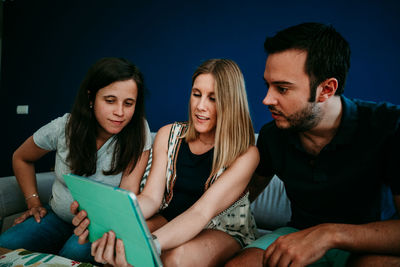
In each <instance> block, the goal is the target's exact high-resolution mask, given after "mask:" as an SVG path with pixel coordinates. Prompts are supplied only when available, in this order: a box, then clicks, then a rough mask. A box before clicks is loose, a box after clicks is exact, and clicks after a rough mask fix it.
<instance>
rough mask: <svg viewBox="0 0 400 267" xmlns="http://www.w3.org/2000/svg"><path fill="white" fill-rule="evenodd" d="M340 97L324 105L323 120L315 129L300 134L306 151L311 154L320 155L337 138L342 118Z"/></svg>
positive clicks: (334, 97)
mask: <svg viewBox="0 0 400 267" xmlns="http://www.w3.org/2000/svg"><path fill="white" fill-rule="evenodd" d="M342 111H343V107H342V101H341V99H340V96H333V97H331V98H330V99H328V100H327V101H326V102H324V103H323V106H322V111H321V112H322V116H323V117H322V120H321V121H320V122H319V123H318V125H317V126H315V127H314V128H312V129H310V130H308V131H306V132H301V133H299V136H300V140H301V141H302V143H303V146H304V147H305V149H306V150H307V151H308V152H310V153H311V154H318V153H319V152H320V151H321V149H322V148H323V147H325V146H326V145H327V144H328V143H329V142H330V141H331V140H332V139H333V137H334V136H335V134H336V132H337V130H338V128H339V126H340V121H341V118H342Z"/></svg>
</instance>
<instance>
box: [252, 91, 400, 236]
mask: <svg viewBox="0 0 400 267" xmlns="http://www.w3.org/2000/svg"><path fill="white" fill-rule="evenodd" d="M341 99H342V103H343V115H342V120H341V124H340V126H339V129H338V132H337V133H336V135H335V137H334V138H333V139H332V141H331V142H330V143H329V144H328V145H327V146H325V147H324V148H323V149H322V150H321V152H320V154H319V155H318V156H312V155H310V154H308V153H307V152H306V151H305V150H304V149H303V147H302V145H301V143H300V140H299V137H298V134H296V133H293V132H290V131H287V130H281V129H279V128H277V127H276V124H275V122H274V121H272V122H270V123H267V124H266V125H264V126H263V127H262V129H261V131H260V134H259V137H258V141H257V147H258V149H259V151H260V163H259V166H258V168H257V170H256V172H257V173H258V174H259V175H262V176H271V175H274V174H276V175H277V176H278V177H279V178H280V179H281V180H282V181H283V182H284V184H285V188H286V193H287V195H288V197H289V199H290V201H291V209H292V218H291V222H290V223H289V224H290V226H293V227H296V228H299V229H304V228H307V227H311V226H313V225H317V224H321V223H326V222H331V223H353V224H360V223H367V222H372V221H379V220H380V212H381V206H380V204H381V188H382V184H387V185H389V186H390V188H391V190H392V192H393V194H395V195H399V194H400V177H399V171H398V170H397V164H399V163H400V160H399V151H400V130H399V129H400V128H399V123H400V120H399V118H400V107H398V106H394V105H391V104H388V103H381V104H376V103H372V102H366V101H361V100H350V99H348V98H346V97H344V96H342V97H341Z"/></svg>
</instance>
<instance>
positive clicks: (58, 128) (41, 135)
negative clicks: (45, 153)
mask: <svg viewBox="0 0 400 267" xmlns="http://www.w3.org/2000/svg"><path fill="white" fill-rule="evenodd" d="M68 118H69V114H68V113H66V114H65V115H64V116H62V117H58V118H57V119H54V120H52V121H51V122H49V123H48V124H46V125H44V126H42V127H41V128H40V129H39V130H37V131H36V132H35V133H34V134H33V141H34V142H35V144H36V145H37V146H38V147H40V148H42V149H45V150H49V151H54V150H57V144H58V139H59V138H60V137H61V136H62V135H64V134H65V133H64V132H65V124H66V122H67V120H68Z"/></svg>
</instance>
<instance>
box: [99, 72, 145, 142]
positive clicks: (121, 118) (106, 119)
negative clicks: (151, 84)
mask: <svg viewBox="0 0 400 267" xmlns="http://www.w3.org/2000/svg"><path fill="white" fill-rule="evenodd" d="M137 93H138V89H137V86H136V82H135V81H134V80H126V81H117V82H113V83H111V84H109V85H107V86H106V87H104V88H101V89H100V90H99V91H98V92H97V94H96V98H95V102H94V105H93V110H94V115H95V116H96V120H97V122H98V128H97V130H98V131H97V133H98V135H97V136H98V138H100V139H102V140H107V139H108V138H110V137H111V136H112V135H115V134H118V133H119V132H121V130H122V129H123V128H124V127H125V126H126V125H127V124H128V123H129V122H130V121H131V119H132V116H133V114H134V113H135V106H136V99H137Z"/></svg>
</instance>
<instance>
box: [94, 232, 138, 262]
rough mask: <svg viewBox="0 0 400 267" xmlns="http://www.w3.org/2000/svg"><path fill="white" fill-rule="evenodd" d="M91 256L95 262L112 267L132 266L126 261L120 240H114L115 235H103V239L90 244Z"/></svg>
mask: <svg viewBox="0 0 400 267" xmlns="http://www.w3.org/2000/svg"><path fill="white" fill-rule="evenodd" d="M92 256H93V257H94V259H95V261H97V262H100V263H102V264H110V265H112V266H118V267H127V266H132V265H130V264H129V263H128V262H127V261H126V257H125V247H124V243H123V242H122V240H121V239H117V240H116V239H115V233H114V232H113V231H110V232H108V233H104V235H103V237H102V238H100V239H98V240H96V241H95V242H93V243H92Z"/></svg>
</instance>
